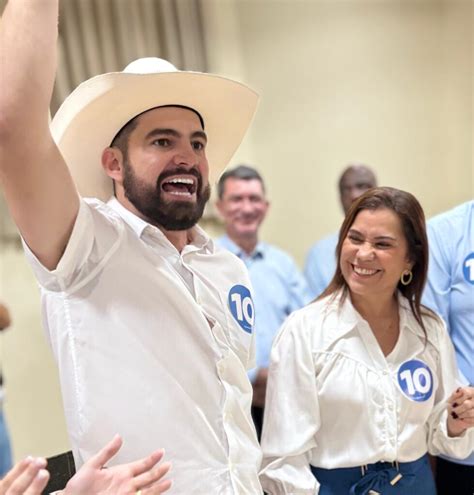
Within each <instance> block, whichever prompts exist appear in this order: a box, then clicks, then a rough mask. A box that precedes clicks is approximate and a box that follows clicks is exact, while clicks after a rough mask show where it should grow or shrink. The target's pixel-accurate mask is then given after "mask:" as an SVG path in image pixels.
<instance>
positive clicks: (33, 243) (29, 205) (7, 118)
mask: <svg viewBox="0 0 474 495" xmlns="http://www.w3.org/2000/svg"><path fill="white" fill-rule="evenodd" d="M58 3H59V0H9V1H8V3H7V6H6V8H5V11H4V13H3V15H2V19H1V21H0V181H1V185H2V188H3V191H4V194H5V198H6V200H7V203H8V206H9V209H10V212H11V214H12V216H13V219H14V220H15V222H16V223H17V225H18V228H19V229H20V232H21V234H22V236H23V238H24V239H25V241H26V243H27V244H28V245H29V247H30V249H31V250H32V251H33V252H34V253H35V254H36V256H37V257H38V258H39V260H40V261H41V262H42V263H43V264H44V265H45V266H46V267H48V268H50V269H53V268H55V267H56V265H57V263H58V262H59V260H60V258H61V255H62V253H63V251H64V249H65V247H66V244H67V242H68V239H69V236H70V234H71V231H72V227H73V224H74V220H75V218H76V215H77V212H78V208H79V197H78V194H77V192H76V188H75V186H74V183H73V180H72V178H71V175H70V173H69V170H68V168H67V166H66V164H65V162H64V160H63V158H62V156H61V154H60V152H59V150H58V148H57V147H56V145H55V143H54V141H53V138H52V136H51V133H50V130H49V123H48V110H49V104H50V100H51V94H52V91H53V85H54V78H55V74H56V59H57V47H56V45H57V35H58V29H57V24H58V8H59V7H58ZM82 145H86V146H87V144H86V143H83V144H82Z"/></svg>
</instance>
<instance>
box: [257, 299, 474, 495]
mask: <svg viewBox="0 0 474 495" xmlns="http://www.w3.org/2000/svg"><path fill="white" fill-rule="evenodd" d="M330 297H331V296H329V298H325V299H323V300H321V301H317V302H316V303H313V304H310V305H309V306H307V307H305V308H303V309H301V310H299V311H296V312H294V313H293V314H292V315H291V316H290V317H289V318H288V320H287V321H286V323H285V324H284V326H283V327H282V329H281V331H280V333H279V335H278V336H277V338H276V339H275V342H274V345H273V349H272V358H271V364H270V376H269V382H268V389H267V402H266V407H265V422H264V431H263V440H262V448H263V455H264V461H263V466H264V469H263V471H262V473H261V482H262V486H263V488H264V490H265V491H267V492H268V493H270V494H272V495H276V494H278V495H280V494H298V495H301V494H316V493H318V483H317V481H316V479H315V478H314V476H313V475H312V473H311V471H310V464H311V465H313V466H316V467H320V468H326V469H333V468H343V467H354V466H361V465H365V464H371V463H375V462H378V461H395V460H396V461H399V462H409V461H414V460H416V459H418V458H420V457H421V456H423V455H424V454H425V453H426V452H427V451H429V452H430V453H432V454H435V455H436V454H438V453H440V452H443V453H446V454H450V455H452V456H453V457H463V456H464V457H465V456H467V455H468V454H469V453H470V452H471V450H474V428H471V429H470V430H468V431H467V432H464V434H463V435H462V436H461V437H458V438H449V437H448V435H447V429H446V419H447V410H446V408H447V404H446V400H447V398H448V397H449V395H451V393H452V392H454V390H455V389H456V388H457V387H458V386H459V382H458V381H457V369H456V364H455V360H454V351H453V346H452V344H451V341H450V339H449V336H448V334H447V332H446V329H445V327H444V325H443V324H442V322H441V320H440V319H438V318H434V317H428V316H426V317H424V318H423V322H424V324H425V326H426V330H427V334H428V343H427V344H426V345H425V340H424V334H423V331H422V329H421V328H420V326H419V324H418V323H417V322H416V320H415V318H414V316H413V313H412V311H411V310H410V308H409V305H408V302H407V300H406V299H405V298H403V297H402V296H399V315H400V336H399V339H398V342H397V344H396V345H395V348H394V349H393V350H392V352H391V353H390V354H389V355H388V356H384V354H383V352H382V350H381V349H380V346H379V345H378V342H377V340H376V338H375V336H374V334H373V332H372V330H371V329H370V327H369V325H368V323H367V322H366V321H365V320H364V319H363V318H362V317H361V316H360V314H359V313H357V311H356V310H355V309H354V307H353V306H352V304H351V301H350V298H349V297H347V298H346V300H345V301H344V303H343V304H342V306H339V302H340V298H339V297H336V298H335V299H332V300H331V299H330Z"/></svg>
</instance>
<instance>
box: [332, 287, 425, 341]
mask: <svg viewBox="0 0 474 495" xmlns="http://www.w3.org/2000/svg"><path fill="white" fill-rule="evenodd" d="M397 297H398V308H399V309H398V311H399V316H400V323H399V325H400V331H403V329H404V328H408V329H409V330H411V331H412V332H413V333H416V334H420V335H423V331H422V329H421V328H420V325H419V324H418V322H417V321H416V319H415V315H414V314H413V312H412V310H411V308H410V303H409V302H408V300H407V299H406V298H405V297H404V296H403V295H402V294H401V293H400V292H398V294H397ZM341 298H342V291H339V292H337V293H336V294H335V295H330V296H328V301H327V304H326V305H325V310H324V311H325V328H328V329H329V328H331V330H332V331H330V332H327V335H328V336H329V339H330V340H331V341H332V342H334V341H336V340H337V339H340V338H342V337H343V336H344V335H346V334H347V333H349V332H350V331H351V330H353V329H354V328H355V327H356V326H357V325H359V324H361V323H362V322H364V319H363V318H362V316H361V315H360V314H359V312H358V311H357V310H356V309H355V308H354V306H353V305H352V301H351V298H350V296H349V294H347V296H346V297H345V299H344V302H343V303H342V304H341Z"/></svg>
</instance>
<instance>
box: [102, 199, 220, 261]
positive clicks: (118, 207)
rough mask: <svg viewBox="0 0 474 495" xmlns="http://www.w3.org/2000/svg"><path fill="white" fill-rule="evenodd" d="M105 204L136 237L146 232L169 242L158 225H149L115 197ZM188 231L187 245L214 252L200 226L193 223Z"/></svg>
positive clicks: (209, 240)
mask: <svg viewBox="0 0 474 495" xmlns="http://www.w3.org/2000/svg"><path fill="white" fill-rule="evenodd" d="M107 205H108V206H109V207H110V208H112V209H113V210H114V211H115V212H116V213H117V214H118V215H120V217H121V218H122V220H123V221H124V222H125V223H126V224H127V225H128V226H129V227H130V228H131V229H132V230H133V231H134V232H135V233H136V234H137V236H138V237H140V238H142V237H143V235H144V234H146V233H153V235H154V236H156V237H158V238H160V239H161V240H162V241H166V242H167V243H169V241H168V239H167V238H166V236H165V234H163V232H162V231H161V230H160V229H159V228H158V227H155V226H154V225H151V224H150V223H148V222H146V221H145V220H143V219H142V218H140V217H138V216H137V215H135V214H134V213H132V212H131V211H130V210H128V209H127V208H125V206H123V205H122V204H121V203H120V202H119V201H118V200H117V198H115V197H112V198H111V199H109V201H108V202H107ZM189 232H190V234H191V242H190V244H188V246H189V245H192V246H193V247H194V248H197V249H204V250H206V251H208V252H211V253H213V252H214V243H213V241H212V239H211V238H210V237H209V236H208V235H207V234H206V233H205V232H204V230H203V229H201V227H199V226H198V225H195V226H194V227H192V228H191V229H190V231H189Z"/></svg>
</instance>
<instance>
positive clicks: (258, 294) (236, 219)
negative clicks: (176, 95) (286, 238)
mask: <svg viewBox="0 0 474 495" xmlns="http://www.w3.org/2000/svg"><path fill="white" fill-rule="evenodd" d="M218 196H219V198H218V201H217V203H216V205H217V208H218V210H219V212H220V214H221V216H222V218H223V220H224V226H225V231H226V234H225V235H224V236H223V237H221V238H219V239H218V240H217V244H218V245H220V246H221V247H223V248H225V249H227V250H229V251H231V252H232V253H234V254H235V255H236V256H238V257H239V258H240V259H241V260H242V261H243V262H244V263H245V265H246V266H247V268H248V271H249V274H250V280H251V282H252V285H253V289H254V290H253V299H254V304H255V331H256V347H257V356H256V357H257V368H255V369H254V370H252V371H251V372H250V373H249V378H250V381H251V382H252V385H253V391H254V395H253V401H252V417H253V419H254V422H255V427H256V429H257V433H258V437H259V438H260V433H261V427H262V420H263V407H264V404H265V391H266V385H267V374H268V365H269V361H270V350H271V347H272V341H273V337H274V336H275V333H276V332H277V330H278V329H279V327H280V325H281V324H282V323H283V321H284V320H285V318H286V317H287V316H288V315H289V314H290V313H291V312H292V311H294V310H295V309H299V308H300V307H302V306H304V305H305V304H306V303H308V302H309V301H310V300H311V296H310V293H309V290H308V288H307V285H306V282H305V280H304V278H303V276H302V275H301V273H300V271H299V269H298V268H297V266H296V264H295V262H294V261H293V259H292V258H291V257H290V256H289V255H288V254H286V253H285V252H284V251H282V250H281V249H278V248H277V247H275V246H272V245H270V244H267V243H264V242H261V241H259V240H258V231H259V228H260V225H261V223H262V222H263V220H264V219H265V216H266V214H267V211H268V207H269V202H268V200H267V199H266V197H265V185H264V183H263V179H262V177H261V176H260V174H259V173H258V172H257V171H256V170H255V169H253V168H251V167H248V166H245V165H240V166H238V167H236V168H233V169H231V170H228V171H227V172H225V173H224V174H223V175H222V176H221V178H220V180H219V184H218Z"/></svg>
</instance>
